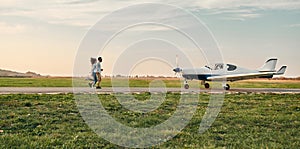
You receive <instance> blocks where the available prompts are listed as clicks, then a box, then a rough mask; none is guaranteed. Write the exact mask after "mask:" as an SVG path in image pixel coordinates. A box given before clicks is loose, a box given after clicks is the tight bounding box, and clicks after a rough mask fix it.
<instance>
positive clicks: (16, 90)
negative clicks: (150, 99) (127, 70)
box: [0, 87, 300, 94]
mask: <svg viewBox="0 0 300 149" xmlns="http://www.w3.org/2000/svg"><path fill="white" fill-rule="evenodd" d="M143 92H151V93H152V92H153V93H161V92H177V93H223V92H226V93H277V94H285V93H289V94H300V89H285V88H284V89H283V88H233V89H230V90H229V91H224V90H221V89H219V90H218V89H197V88H190V89H188V90H186V89H181V88H135V87H134V88H125V87H115V88H109V87H107V88H102V89H94V88H88V87H81V88H72V87H0V94H60V93H97V94H112V93H143Z"/></svg>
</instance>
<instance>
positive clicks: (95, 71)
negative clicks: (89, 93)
mask: <svg viewBox="0 0 300 149" xmlns="http://www.w3.org/2000/svg"><path fill="white" fill-rule="evenodd" d="M101 62H102V58H101V57H98V62H97V59H96V58H91V64H92V70H91V75H92V77H93V82H90V83H89V86H90V87H96V89H101V87H100V83H101V71H103V69H102V68H101Z"/></svg>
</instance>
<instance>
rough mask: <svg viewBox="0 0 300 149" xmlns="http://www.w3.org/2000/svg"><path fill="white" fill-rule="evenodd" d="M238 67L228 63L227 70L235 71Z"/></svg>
mask: <svg viewBox="0 0 300 149" xmlns="http://www.w3.org/2000/svg"><path fill="white" fill-rule="evenodd" d="M235 69H236V66H234V65H231V64H227V71H234V70H235Z"/></svg>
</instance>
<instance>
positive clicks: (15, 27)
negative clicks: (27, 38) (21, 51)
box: [0, 22, 28, 34]
mask: <svg viewBox="0 0 300 149" xmlns="http://www.w3.org/2000/svg"><path fill="white" fill-rule="evenodd" d="M27 29H28V27H26V26H25V25H21V24H8V23H6V22H0V33H1V34H19V33H24V32H26V30H27Z"/></svg>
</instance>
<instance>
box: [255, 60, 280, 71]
mask: <svg viewBox="0 0 300 149" xmlns="http://www.w3.org/2000/svg"><path fill="white" fill-rule="evenodd" d="M276 63H277V58H271V59H269V60H267V61H266V63H265V64H264V65H263V66H262V67H261V68H260V69H259V71H260V72H265V71H275V67H276Z"/></svg>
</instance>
